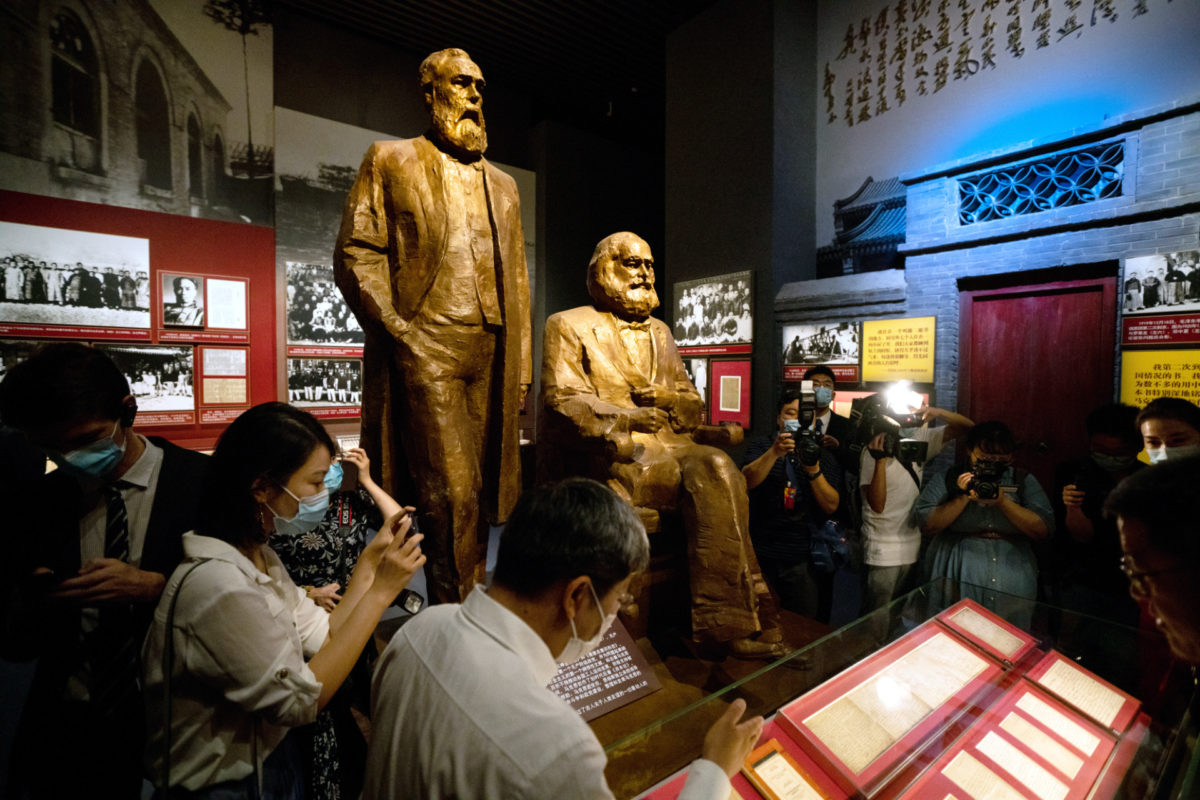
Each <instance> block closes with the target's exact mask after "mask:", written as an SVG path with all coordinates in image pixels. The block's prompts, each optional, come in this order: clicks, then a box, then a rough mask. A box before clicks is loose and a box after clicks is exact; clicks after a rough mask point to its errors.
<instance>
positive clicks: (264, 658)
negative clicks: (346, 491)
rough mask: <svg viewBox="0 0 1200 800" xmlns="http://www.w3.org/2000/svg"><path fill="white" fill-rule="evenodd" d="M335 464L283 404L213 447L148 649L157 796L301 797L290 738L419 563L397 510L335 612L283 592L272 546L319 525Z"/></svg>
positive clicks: (253, 415) (311, 429)
mask: <svg viewBox="0 0 1200 800" xmlns="http://www.w3.org/2000/svg"><path fill="white" fill-rule="evenodd" d="M333 452H334V445H333V442H332V441H331V440H330V438H329V434H328V433H326V432H325V429H324V428H322V427H321V425H320V423H318V422H317V421H316V420H315V419H314V418H313V417H312V416H311V415H309V414H307V413H305V412H303V411H300V410H298V409H295V408H292V407H291V406H289V405H286V404H284V403H265V404H263V405H259V406H255V407H254V408H252V409H250V410H249V411H247V412H246V413H244V414H242V415H241V416H240V417H238V419H236V420H235V421H234V422H233V424H231V425H230V426H229V428H228V429H227V430H226V431H225V433H224V434H223V435H222V436H221V439H220V441H219V442H218V443H217V449H216V452H215V453H214V454H213V461H212V468H211V469H210V470H209V477H208V480H207V482H206V484H205V486H204V502H203V503H202V506H201V511H200V522H199V524H198V525H197V530H196V532H194V533H188V534H185V535H184V537H183V548H184V556H185V559H184V561H183V563H182V564H181V565H180V566H179V567H178V568H177V569H176V571H175V573H174V574H173V575H172V576H171V578H170V580H169V581H168V583H167V587H166V589H165V590H164V592H163V595H162V599H161V600H160V602H159V605H158V609H157V611H156V612H155V615H154V622H153V623H152V625H151V627H150V633H149V635H148V636H147V638H146V644H145V646H144V648H143V659H142V663H143V669H144V673H145V696H146V706H147V719H148V725H147V729H148V731H150V734H149V737H148V742H147V766H148V767H149V769H150V774H151V776H152V778H153V780H154V782H155V784H156V785H157V786H158V788H159V790H160V795H162V794H164V793H165V790H166V789H167V788H168V787H171V788H176V787H177V788H181V789H185V790H188V792H190V793H189V794H187V796H188V797H189V798H208V797H220V798H237V797H262V798H292V797H300V796H302V785H303V782H302V780H301V769H300V764H299V763H298V762H299V759H298V758H297V757H296V751H295V747H294V744H293V743H291V742H290V741H289V739H288V733H289V731H290V730H291V729H292V728H294V727H296V726H298V725H303V724H305V723H309V722H312V721H313V719H314V718H315V717H316V714H317V712H318V711H319V710H320V709H321V708H323V707H324V706H325V704H326V703H328V702H329V700H330V699H331V698H332V697H333V695H334V692H335V691H336V690H337V688H338V687H339V686H340V685H341V683H342V681H343V680H345V678H346V676H347V674H348V673H349V672H350V669H351V667H353V665H354V663H355V661H356V660H357V658H358V655H359V653H361V652H362V649H363V646H364V645H365V644H366V642H367V640H368V639H369V638H370V636H371V633H372V631H373V630H374V628H375V625H376V624H377V623H378V621H379V618H380V615H381V614H382V613H383V611H384V610H385V609H386V608H387V607H388V605H389V604H390V603H391V602H392V600H393V599H395V597H396V595H397V594H399V592H400V590H401V589H403V588H404V586H405V585H406V584H407V583H408V581H409V579H410V578H411V577H412V575H413V574H414V573H415V572H416V570H417V569H419V568H420V566H421V565H422V564H423V563H424V561H425V557H424V556H423V555H421V551H420V547H419V546H418V545H419V541H420V535H419V534H417V535H414V536H412V537H411V538H409V539H408V540H407V541H405V534H406V533H407V531H408V528H409V520H408V518H407V515H405V514H404V512H403V511H402V512H400V513H399V514H396V515H394V516H393V517H391V518H390V519H389V520H388V521H387V522H385V524H384V526H383V529H382V530H381V531H380V532H379V534H378V535H377V536H376V537H375V539H374V540H373V541H372V543H371V544H370V545H368V546H367V548H366V549H365V550H364V551H363V554H362V556H361V557H360V558H359V560H358V563H357V564H356V565H355V568H354V572H353V575H352V577H351V580H350V586H349V587H348V588H347V590H346V592H345V595H344V596H343V598H342V601H341V602H340V603H339V604H338V605H337V607H336V608H335V609H334V611H333V612H332V613H326V612H325V611H323V610H322V609H320V608H318V607H317V605H316V604H315V603H314V602H313V601H312V600H311V599H309V598H307V597H306V596H305V593H304V591H303V590H302V589H300V588H298V587H297V586H296V585H295V584H294V583H293V582H292V580H291V578H289V577H288V574H287V572H286V570H285V569H284V568H283V565H282V564H281V563H280V561H279V558H278V556H276V555H275V552H274V551H273V550H272V549H271V548H270V547H269V546H268V540H269V538H270V537H271V535H272V534H273V533H276V532H280V531H285V530H286V531H289V532H292V533H294V532H295V531H297V530H303V529H306V528H307V529H311V528H312V527H315V526H316V524H317V523H318V522H320V521H321V519H322V518H323V517H324V515H325V511H326V508H327V507H328V505H329V489H328V486H327V484H326V477H327V475H328V474H329V471H330V467H331V465H332V455H333ZM164 757H165V758H164Z"/></svg>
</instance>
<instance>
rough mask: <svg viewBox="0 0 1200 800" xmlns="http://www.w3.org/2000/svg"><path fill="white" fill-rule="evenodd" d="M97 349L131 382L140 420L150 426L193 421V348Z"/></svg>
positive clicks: (110, 346)
mask: <svg viewBox="0 0 1200 800" xmlns="http://www.w3.org/2000/svg"><path fill="white" fill-rule="evenodd" d="M97 347H98V348H99V349H101V350H103V351H104V352H105V353H107V354H108V356H109V357H110V358H111V359H112V360H113V363H115V364H116V365H117V367H119V368H120V370H121V372H122V373H123V374H124V375H125V378H126V380H128V381H129V389H130V391H131V392H132V393H133V397H134V399H135V400H136V401H137V405H138V420H139V421H141V422H142V423H143V424H148V425H166V424H175V423H183V422H192V421H193V419H194V416H193V415H194V412H195V408H196V399H195V396H194V394H193V385H194V382H195V365H194V356H193V348H191V347H174V346H165V345H149V344H129V345H118V344H100V345H97ZM181 412H186V413H181Z"/></svg>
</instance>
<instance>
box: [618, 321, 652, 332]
mask: <svg viewBox="0 0 1200 800" xmlns="http://www.w3.org/2000/svg"><path fill="white" fill-rule="evenodd" d="M617 329H618V330H622V331H648V330H650V323H649V322H625V321H624V320H622V321H621V322H619V323H617Z"/></svg>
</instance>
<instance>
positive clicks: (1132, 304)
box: [1121, 250, 1200, 314]
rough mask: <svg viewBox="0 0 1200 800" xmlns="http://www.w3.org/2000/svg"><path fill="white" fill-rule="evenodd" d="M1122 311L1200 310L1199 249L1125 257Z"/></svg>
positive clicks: (1163, 311) (1146, 312)
mask: <svg viewBox="0 0 1200 800" xmlns="http://www.w3.org/2000/svg"><path fill="white" fill-rule="evenodd" d="M1121 298H1122V299H1121V308H1122V310H1123V311H1124V313H1125V314H1164V313H1168V312H1177V311H1200V251H1197V250H1182V251H1180V252H1177V253H1166V254H1163V255H1155V256H1138V257H1136V258H1127V259H1125V281H1124V284H1123V285H1122V295H1121Z"/></svg>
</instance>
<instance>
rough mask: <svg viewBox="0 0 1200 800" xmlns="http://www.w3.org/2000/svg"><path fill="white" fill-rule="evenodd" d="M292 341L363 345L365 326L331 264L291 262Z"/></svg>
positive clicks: (289, 323)
mask: <svg viewBox="0 0 1200 800" xmlns="http://www.w3.org/2000/svg"><path fill="white" fill-rule="evenodd" d="M287 333H288V344H325V345H347V346H357V347H361V346H362V344H363V338H364V337H363V329H362V328H361V327H359V325H358V320H357V319H356V318H355V316H354V315H353V314H351V313H350V308H349V307H348V306H347V305H346V301H345V300H344V299H343V298H342V293H341V292H339V291H338V288H337V286H336V285H334V283H333V267H332V266H329V265H328V264H301V263H298V262H295V261H289V262H287Z"/></svg>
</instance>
